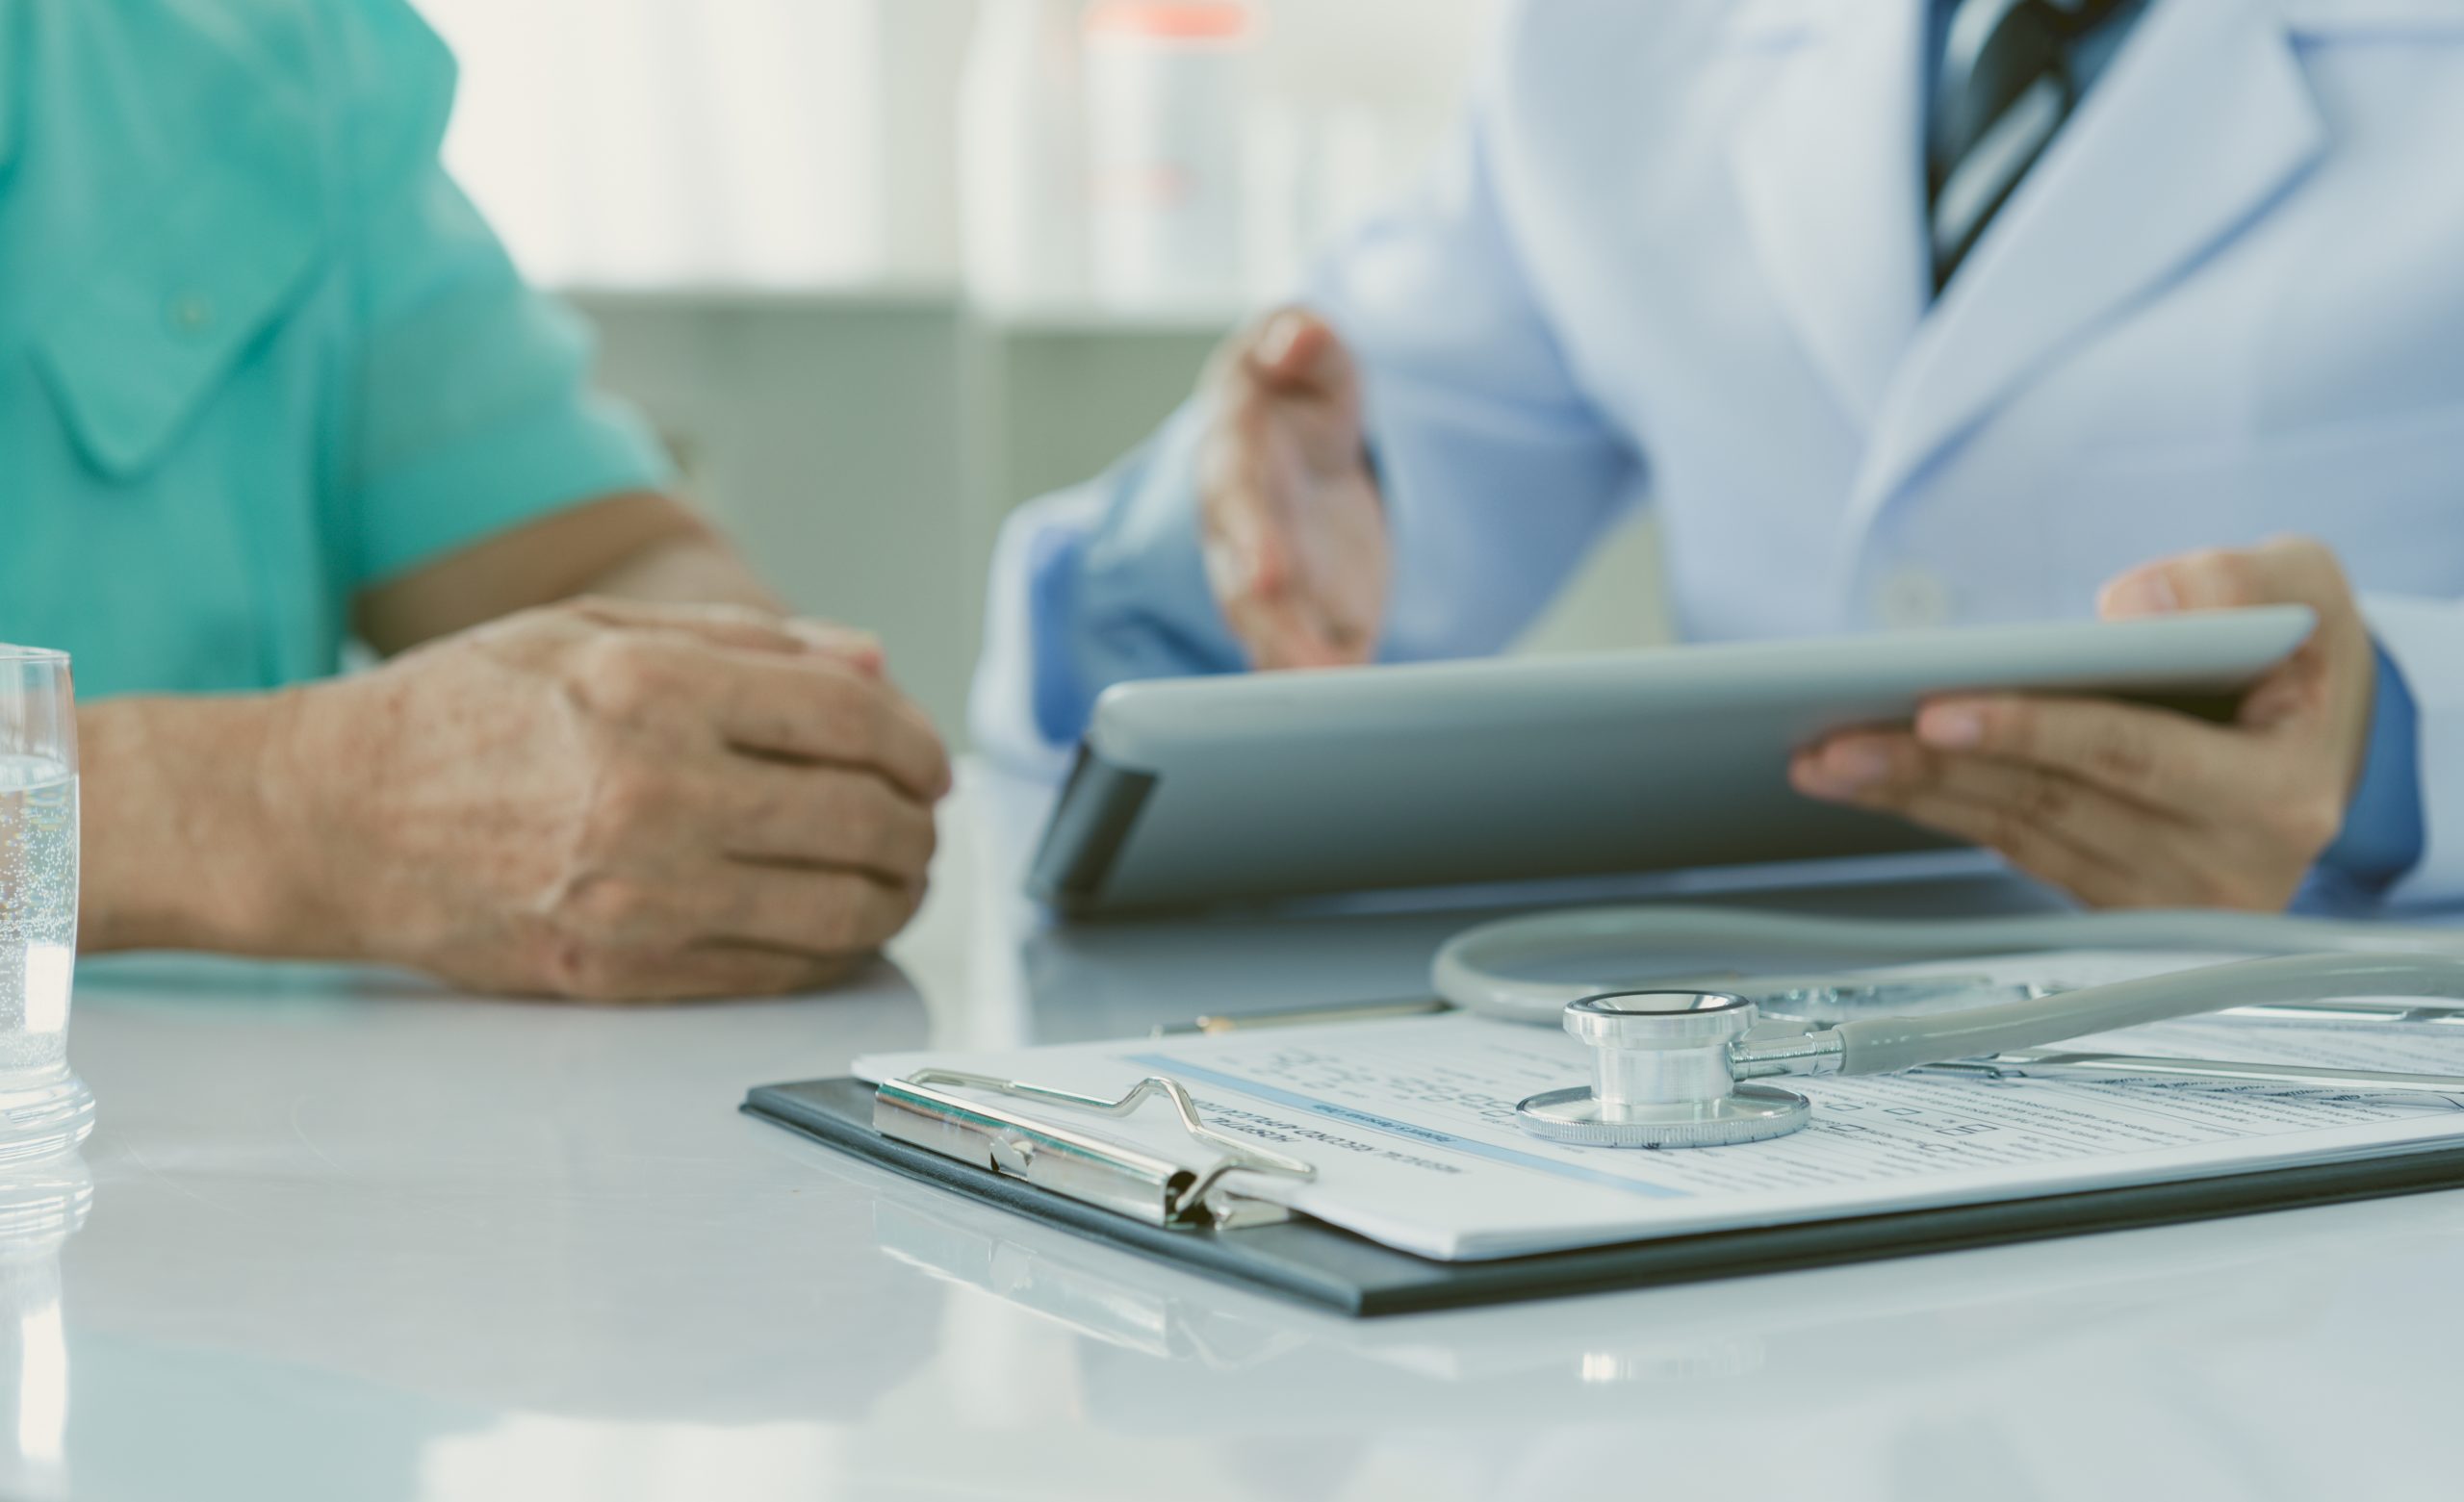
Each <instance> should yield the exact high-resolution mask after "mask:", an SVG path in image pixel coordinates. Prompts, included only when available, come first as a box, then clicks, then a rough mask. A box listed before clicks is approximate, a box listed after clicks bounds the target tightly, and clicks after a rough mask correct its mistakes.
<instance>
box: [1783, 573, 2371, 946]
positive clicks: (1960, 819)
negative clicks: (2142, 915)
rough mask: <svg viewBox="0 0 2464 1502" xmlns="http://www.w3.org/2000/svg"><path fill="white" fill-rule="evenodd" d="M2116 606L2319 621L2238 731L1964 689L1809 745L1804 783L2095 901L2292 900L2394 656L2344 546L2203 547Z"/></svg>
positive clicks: (2323, 839)
mask: <svg viewBox="0 0 2464 1502" xmlns="http://www.w3.org/2000/svg"><path fill="white" fill-rule="evenodd" d="M2097 603H2098V612H2099V614H2101V615H2103V616H2104V617H2106V618H2107V619H2109V620H2110V619H2119V618H2123V617H2129V616H2147V615H2158V614H2163V613H2166V612H2169V611H2175V610H2206V609H2217V608H2221V607H2225V606H2235V605H2263V604H2287V603H2290V604H2303V605H2308V606H2309V607H2310V608H2311V609H2312V610H2314V611H2316V612H2317V613H2318V617H2319V624H2318V628H2317V630H2316V631H2314V632H2313V633H2312V635H2311V637H2310V640H2309V641H2308V642H2307V643H2305V644H2304V645H2303V646H2302V647H2301V648H2300V649H2299V650H2297V652H2295V653H2294V654H2293V656H2292V657H2291V658H2289V659H2287V660H2286V661H2285V662H2284V663H2283V664H2282V665H2280V666H2279V667H2277V668H2276V669H2275V670H2274V671H2273V672H2272V673H2271V674H2270V675H2268V676H2267V677H2266V678H2265V679H2263V680H2262V681H2261V682H2260V683H2259V684H2258V685H2257V686H2256V687H2255V688H2253V689H2252V690H2251V691H2250V693H2249V694H2248V695H2247V697H2246V698H2245V699H2244V700H2243V701H2242V704H2241V707H2240V710H2239V712H2238V713H2237V714H2236V716H2235V717H2234V720H2233V722H2232V723H2231V724H2229V725H2214V724H2210V723H2208V722H2205V721H2200V720H2194V719H2192V718H2190V717H2189V716H2186V715H2181V714H2177V713H2174V712H2171V711H2169V710H2164V709H2157V708H2150V707H2145V706H2142V705H2135V704H2123V703H2117V702H2114V701H2111V700H2092V699H2069V698H2060V697H2051V696H2020V695H1980V696H1964V697H1958V698H1950V699H1943V700H1936V701H1934V702H1932V703H1929V704H1927V705H1925V706H1924V708H1923V710H1922V711H1921V712H1920V713H1919V714H1918V716H1917V719H1916V724H1915V726H1914V727H1913V733H1909V732H1902V731H1851V732H1845V733H1842V734H1839V735H1836V736H1834V737H1832V738H1831V739H1830V740H1828V741H1826V742H1824V743H1822V744H1821V745H1819V746H1815V747H1812V748H1809V749H1808V750H1806V751H1801V752H1800V753H1799V754H1798V755H1797V757H1796V759H1795V761H1794V763H1793V765H1792V766H1791V768H1790V770H1789V780H1790V782H1791V783H1792V784H1793V785H1794V786H1795V787H1796V789H1797V790H1798V791H1799V792H1801V793H1804V794H1807V795H1808V796H1809V797H1814V798H1821V799H1827V800H1831V801H1833V802H1843V803H1853V804H1856V805H1858V806H1861V807H1865V808H1874V809H1881V810H1885V811H1887V812H1890V813H1895V814H1899V815H1901V816H1903V817H1905V818H1907V819H1910V820H1912V821H1913V822H1915V823H1917V824H1920V825H1924V826H1926V827H1929V828H1933V829H1938V830H1940V831H1941V832H1943V833H1945V834H1949V835H1953V836H1955V837H1958V838H1960V839H1964V840H1969V841H1973V842H1975V843H1977V844H1980V845H1985V846H1989V847H1991V848H1992V849H1994V850H1996V851H1999V852H2000V853H2002V854H2003V855H2004V856H2005V857H2006V858H2008V859H2009V860H2010V861H2011V863H2012V864H2014V865H2015V866H2017V867H2018V868H2019V869H2021V870H2022V871H2025V872H2027V873H2029V874H2030V875H2032V876H2035V877H2037V878H2040V879H2042V880H2046V881H2050V882H2052V883H2054V884H2056V885H2058V886H2062V887H2066V888H2067V889H2068V890H2069V891H2070V892H2071V893H2072V894H2074V895H2075V896H2077V897H2079V898H2080V899H2081V900H2083V901H2085V902H2087V903H2089V904H2092V905H2095V906H2100V907H2146V906H2166V907H2191V906H2200V907H2238V908H2250V909H2259V910H2270V911H2271V910H2276V909H2280V908H2282V907H2283V906H2284V905H2285V904H2286V903H2288V902H2289V901H2290V900H2291V899H2292V897H2293V895H2294V892H2295V889H2296V888H2297V886H2298V885H2299V883H2300V881H2301V879H2302V878H2303V876H2304V874H2305V873H2307V872H2308V870H2309V869H2310V867H2311V864H2312V863H2313V862H2314V861H2316V860H2317V859H2318V857H2319V855H2320V853H2322V852H2323V851H2324V850H2325V849H2326V848H2327V846H2328V845H2329V844H2330V843H2331V842H2333V840H2334V839H2335V837H2336V834H2337V832H2338V831H2339V829H2340V828H2341V827H2342V826H2343V823H2344V816H2345V809H2346V806H2347V805H2348V803H2349V802H2350V801H2351V798H2352V793H2353V787H2354V784H2355V783H2356V782H2357V781H2358V779H2359V777H2360V775H2361V769H2362V765H2363V760H2364V756H2365V753H2366V751H2367V750H2368V741H2369V734H2370V717H2371V699H2372V695H2373V694H2374V691H2375V687H2376V679H2377V662H2376V656H2375V651H2374V648H2373V647H2372V645H2371V639H2370V634H2369V631H2368V628H2367V627H2366V626H2365V625H2364V624H2363V623H2362V619H2361V613H2360V611H2359V609H2358V608H2357V607H2356V605H2355V603H2354V600H2353V595H2352V589H2351V587H2350V585H2348V583H2347V582H2346V580H2345V575H2344V571H2343V570H2342V569H2341V568H2340V567H2339V566H2338V565H2337V562H2336V559H2335V555H2334V554H2333V553H2331V552H2329V551H2328V550H2327V549H2326V548H2325V547H2323V546H2322V545H2320V544H2318V543H2315V542H2311V541H2308V540H2306V539H2275V540H2271V541H2270V542H2268V543H2266V544H2264V545H2262V546H2260V547H2255V548H2249V549H2244V550H2231V551H2226V550H2215V551H2204V552H2194V553H2188V554H2184V555H2182V556H2180V557H2175V558H2169V559H2164V560H2161V561H2159V562H2156V563H2151V564H2146V565H2143V566H2142V567H2140V568H2137V569H2134V570H2132V571H2130V572H2129V573H2124V574H2122V575H2121V576H2120V577H2118V578H2117V579H2115V580H2113V581H2112V582H2111V583H2109V584H2107V585H2106V586H2105V589H2104V592H2103V595H2102V597H2101V598H2099V600H2098V602H2097Z"/></svg>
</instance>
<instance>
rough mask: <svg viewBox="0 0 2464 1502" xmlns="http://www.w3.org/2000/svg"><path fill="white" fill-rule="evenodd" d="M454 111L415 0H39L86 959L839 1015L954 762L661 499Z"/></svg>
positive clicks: (30, 55)
mask: <svg viewBox="0 0 2464 1502" xmlns="http://www.w3.org/2000/svg"><path fill="white" fill-rule="evenodd" d="M453 82H454V71H453V65H452V61H451V59H450V58H449V55H448V54H447V52H446V50H445V48H444V47H443V46H442V44H441V43H440V42H439V41H438V40H437V38H435V37H434V36H433V35H432V34H431V33H430V32H429V31H428V30H427V29H426V28H425V27H424V25H423V24H422V22H421V21H420V20H419V19H418V17H417V16H416V15H415V14H414V13H412V12H411V10H410V9H409V7H408V6H407V5H406V4H404V3H403V0H0V267H7V268H8V273H7V275H6V276H5V277H0V455H5V460H0V641H12V642H16V643H20V644H26V645H36V646H42V647H50V648H58V649H65V650H67V651H68V652H70V653H71V654H72V657H73V660H74V670H75V675H76V680H77V686H78V691H79V697H80V700H81V703H82V705H83V706H84V707H83V710H82V713H81V726H80V727H81V734H82V738H83V740H84V743H85V751H84V757H83V760H84V774H85V809H86V821H87V827H86V868H85V879H84V919H85V925H84V931H85V938H86V943H87V946H88V947H89V948H119V947H129V946H140V945H145V946H152V945H176V946H180V947H191V948H209V949H229V950H239V951H243V952H247V953H256V954H265V955H315V956H324V957H343V958H368V959H381V960H393V961H398V962H401V963H407V964H413V965H419V966H423V967H424V968H427V969H430V970H434V971H437V972H438V973H440V974H443V975H445V976H447V977H448V978H449V979H451V980H458V981H461V982H464V983H466V984H471V985H475V986H481V987H487V988H494V989H505V990H517V991H544V992H556V993H573V994H584V995H594V996H671V995H683V994H709V993H730V992H738V991H769V990H780V989H789V988H796V987H802V986H806V985H809V984H813V983H816V982H818V981H820V980H827V979H829V978H831V977H833V976H834V975H836V974H838V973H840V972H841V971H843V970H845V969H846V968H847V967H848V966H849V965H851V964H853V963H855V962H857V961H858V959H860V956H862V955H864V954H866V953H867V952H868V951H870V950H871V949H872V948H873V947H874V946H876V945H877V944H878V943H879V942H880V941H881V940H882V939H883V938H885V937H886V936H887V934H888V933H889V932H890V931H891V930H893V929H895V928H896V927H898V925H899V924H900V923H902V922H903V921H904V920H905V918H906V916H907V915H908V914H909V913H910V912H911V911H912V909H913V906H914V904H915V901H916V899H917V897H918V895H919V894H920V892H921V890H922V881H923V866H924V860H925V858H926V857H927V855H929V853H930V850H931V843H932V822H931V812H930V807H931V803H932V801H933V800H934V798H936V797H937V795H938V794H939V792H940V791H941V788H942V786H943V785H944V783H945V781H946V776H947V772H946V767H945V765H944V763H943V761H942V757H941V751H940V749H939V747H938V744H937V741H936V740H935V739H934V737H933V734H932V731H931V728H930V726H927V725H925V724H924V722H923V720H922V718H921V716H920V715H918V714H917V713H916V712H915V711H914V709H913V706H912V705H911V704H910V703H908V701H907V700H905V699H904V698H903V697H901V696H900V695H899V694H898V693H897V691H896V690H895V689H894V688H893V687H892V686H891V685H890V683H889V680H888V679H887V677H886V675H885V673H884V671H883V667H882V663H881V657H880V651H879V648H878V646H877V645H876V644H874V643H872V642H871V641H870V639H869V638H865V637H863V636H861V635H860V634H859V633H854V632H850V631H846V630H844V629H841V628H836V627H830V626H825V625H823V624H819V623H814V622H808V621H798V620H794V619H791V618H790V617H788V616H787V615H786V614H785V612H783V610H782V609H781V608H780V606H779V604H778V602H777V601H776V600H775V599H774V598H772V597H771V596H770V594H769V593H768V591H767V590H765V589H764V588H763V587H762V586H761V584H760V583H759V582H758V581H757V579H755V578H754V577H753V575H752V574H751V573H749V572H748V571H747V570H746V569H745V568H744V566H743V565H742V564H741V562H740V561H739V560H738V559H737V558H736V556H735V555H734V553H733V552H732V550H731V549H729V547H727V546H726V544H725V543H724V542H723V541H722V540H721V539H720V538H718V537H717V536H716V535H715V534H714V533H713V532H712V531H711V530H710V529H709V528H708V527H707V526H706V525H705V524H703V523H702V522H699V521H698V520H696V519H695V518H694V516H693V515H692V514H691V513H690V512H689V511H687V510H685V509H684V508H682V507H681V506H680V505H678V504H677V503H676V502H675V501H673V500H672V499H670V498H669V497H668V496H666V495H665V493H664V492H665V487H666V485H667V483H668V480H669V475H668V471H667V468H666V465H665V463H664V461H663V459H662V457H661V453H660V450H659V447H658V446H657V445H656V444H655V442H654V441H653V439H652V437H651V435H650V434H649V433H648V432H646V431H645V429H644V427H643V425H642V424H641V422H640V421H639V420H636V419H635V418H634V417H633V416H632V414H630V413H629V412H628V411H626V410H625V409H624V408H622V407H621V406H619V405H617V404H615V403H613V402H611V401H609V400H607V399H605V398H603V397H602V396H600V395H596V394H595V393H594V392H593V391H592V390H591V387H590V385H589V380H588V369H589V364H590V344H589V341H588V339H587V337H586V335H585V332H584V330H583V329H582V327H581V326H580V325H579V323H578V321H577V320H576V319H575V318H573V317H572V316H571V315H570V314H569V313H567V312H566V311H564V310H563V309H562V308H560V307H559V306H557V305H556V304H555V303H553V302H552V301H550V300H549V299H547V298H544V297H542V296H541V295H539V294H538V293H535V292H533V291H532V290H531V289H530V288H528V287H527V286H526V285H525V284H524V282H523V280H522V278H521V276H520V275H519V274H518V273H517V271H516V270H515V268H514V267H513V265H512V263H511V262H510V261H509V260H508V258H507V257H506V255H505V253H504V251H503V250H502V248H501V246H500V245H499V243H498V242H497V240H496V238H495V237H494V236H493V235H492V234H491V233H490V232H489V229H488V227H487V225H486V224H485V223H484V222H483V221H482V219H481V217H480V216H479V215H478V214H477V213H476V212H475V210H474V209H473V207H472V205H471V203H470V202H469V200H468V199H466V198H465V197H464V196H463V194H462V193H461V192H460V191H459V190H458V189H456V187H455V186H454V184H453V183H452V182H451V180H450V179H449V177H448V176H447V174H446V172H445V171H444V170H443V168H442V167H441V165H439V161H438V146H439V142H440V140H441V139H442V137H443V133H444V130H445V126H446V121H447V117H448V115H449V109H450V105H451V100H452V95H453ZM354 636H357V637H359V638H361V639H364V640H366V641H368V642H369V643H371V644H372V645H373V646H374V647H375V648H376V649H378V650H379V651H381V652H384V653H387V654H389V655H390V656H391V658H392V660H391V661H389V662H388V663H387V664H386V665H385V666H384V667H382V668H380V669H378V670H376V671H374V672H372V673H368V674H364V675H353V676H351V677H348V678H343V679H336V680H333V681H330V682H320V681H318V680H321V679H325V678H326V677H327V676H328V675H331V674H333V673H334V672H335V670H336V668H337V666H338V664H339V661H340V657H341V653H342V650H343V648H344V646H345V644H346V642H347V641H348V640H350V639H352V638H353V637H354ZM273 690H282V691H283V692H279V693H274V692H268V691H273ZM197 696H211V697H197ZM611 790H613V792H614V793H618V794H621V795H622V796H621V800H618V799H613V798H611V796H610V795H611Z"/></svg>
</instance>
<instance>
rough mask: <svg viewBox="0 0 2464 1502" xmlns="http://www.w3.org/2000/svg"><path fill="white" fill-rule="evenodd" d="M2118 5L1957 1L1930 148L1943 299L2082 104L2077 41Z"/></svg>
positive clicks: (2082, 0) (2101, 0)
mask: <svg viewBox="0 0 2464 1502" xmlns="http://www.w3.org/2000/svg"><path fill="white" fill-rule="evenodd" d="M2120 3H2121V0H2075V3H2073V4H2070V5H2066V6H2065V5H2056V4H2053V3H2051V0H1959V4H1958V5H1956V6H1955V7H1953V8H1952V11H1951V19H1950V26H1949V29H1948V32H1947V35H1946V37H1945V43H1944V46H1943V48H1942V71H1941V76H1940V78H1939V79H1938V82H1937V84H1936V88H1935V92H1934V112H1933V124H1932V127H1931V130H1930V133H1929V137H1928V140H1927V146H1926V180H1927V185H1928V186H1929V187H1930V188H1931V189H1932V190H1933V195H1932V201H1933V205H1934V216H1933V238H1934V287H1935V290H1936V291H1937V292H1938V291H1940V290H1941V289H1942V288H1943V287H1944V286H1946V285H1948V284H1949V282H1950V279H1951V273H1952V272H1954V271H1956V270H1958V269H1959V266H1960V263H1961V262H1962V261H1963V260H1964V259H1965V258H1966V256H1967V253H1968V251H1969V250H1970V249H1972V248H1974V246H1975V244H1976V242H1977V239H1978V237H1980V236H1982V235H1983V234H1984V233H1985V226H1986V225H1987V224H1989V223H1990V222H1992V219H1993V216H1994V214H1995V213H1996V212H1998V211H1999V210H2000V209H2001V207H2002V205H2003V204H2004V203H2005V202H2006V201H2008V200H2009V198H2010V196H2011V193H2012V191H2013V190H2015V189H2016V188H2017V187H2018V186H2019V179H2021V178H2023V177H2025V176H2026V175H2027V173H2028V168H2029V167H2030V166H2031V165H2034V164H2035V162H2036V160H2037V158H2038V157H2039V156H2040V155H2042V154H2043V152H2044V148H2045V147H2046V146H2047V145H2048V144H2050V143H2051V142H2052V140H2053V138H2054V134H2055V133H2056V132H2058V131H2059V130H2061V129H2062V122H2063V121H2064V120H2065V119H2066V118H2068V117H2069V115H2070V111H2071V109H2072V108H2073V107H2074V106H2075V105H2077V104H2078V102H2079V90H2078V88H2077V86H2076V84H2075V82H2074V81H2073V80H2072V78H2071V76H2070V64H2069V56H2070V46H2071V43H2072V41H2073V40H2074V39H2076V38H2079V37H2080V36H2082V35H2084V34H2086V33H2087V32H2090V31H2092V30H2093V29H2094V28H2095V26H2096V24H2097V23H2098V22H2100V21H2102V20H2103V19H2104V18H2105V17H2106V16H2107V15H2108V14H2109V13H2112V12H2113V10H2114V9H2115V8H2116V6H2117V5H2118V4H2120Z"/></svg>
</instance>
